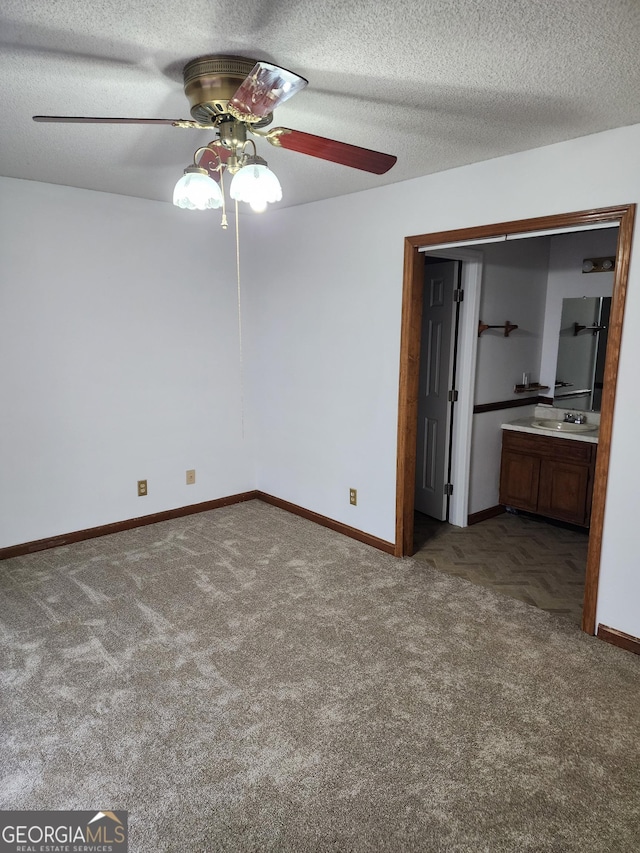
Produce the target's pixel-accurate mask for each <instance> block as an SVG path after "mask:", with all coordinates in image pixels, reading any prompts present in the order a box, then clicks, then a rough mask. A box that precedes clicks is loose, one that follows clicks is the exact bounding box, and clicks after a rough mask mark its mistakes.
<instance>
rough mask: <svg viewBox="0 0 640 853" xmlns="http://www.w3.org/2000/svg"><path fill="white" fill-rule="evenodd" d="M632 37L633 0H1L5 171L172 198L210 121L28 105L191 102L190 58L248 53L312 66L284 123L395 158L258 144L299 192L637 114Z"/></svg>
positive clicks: (496, 151)
mask: <svg viewBox="0 0 640 853" xmlns="http://www.w3.org/2000/svg"><path fill="white" fill-rule="evenodd" d="M639 47H640V2H639V0H607V2H604V0H422V2H419V3H416V2H415V0H412V2H408V1H407V0H387V2H385V3H380V2H379V0H349V2H348V3H347V2H345V0H326V2H317V0H285V2H276V0H263V2H260V0H242V2H239V3H232V2H230V0H218V2H212V0H193V2H188V3H180V4H179V3H169V2H167V0H162V2H161V0H144V2H141V0H127V2H125V0H101V2H100V3H86V2H85V0H83V2H80V0H55V1H54V0H50V2H42V0H3V3H2V9H1V10H0V73H1V83H0V98H1V102H0V103H1V109H2V118H3V121H2V142H1V150H0V174H2V175H5V176H10V177H17V178H30V179H33V180H38V181H45V182H50V183H57V184H67V185H69V186H75V187H85V188H88V189H95V190H103V191H106V192H112V193H121V194H124V195H132V196H139V197H141V198H149V199H159V200H164V201H170V199H171V196H172V192H173V186H174V184H175V181H176V180H177V178H178V177H179V176H180V175H181V174H182V169H183V168H184V167H185V166H186V165H188V164H189V163H190V162H191V161H192V156H193V152H194V151H195V149H196V148H197V147H199V146H200V145H204V144H206V143H207V142H208V141H209V140H210V139H211V138H213V134H212V132H211V131H203V130H184V129H176V128H172V127H166V126H162V127H151V126H125V125H120V126H114V125H77V124H76V125H73V124H66V125H62V124H60V125H56V124H36V123H35V122H33V121H32V119H31V116H32V115H34V114H54V115H98V116H101V115H102V116H135V117H150V118H189V117H190V116H189V109H188V104H187V101H186V98H185V96H184V93H183V91H182V67H183V65H184V64H185V62H186V61H188V60H189V59H191V58H193V57H196V56H201V55H203V54H209V53H229V54H240V55H244V56H248V57H251V58H255V59H265V60H268V61H271V62H275V63H276V64H278V65H282V66H284V67H286V68H290V69H291V70H292V71H295V72H296V73H299V74H301V75H303V76H304V77H306V78H307V79H308V80H309V86H308V87H307V88H306V89H305V90H304V91H302V92H301V93H299V94H298V95H296V96H295V97H294V98H292V99H291V100H290V101H289V102H288V103H286V104H283V105H282V106H281V107H279V108H278V110H277V111H276V116H275V122H274V125H285V126H288V127H292V128H295V129H297V130H302V131H307V132H309V133H315V134H319V135H322V136H328V137H331V138H333V139H338V140H340V141H343V142H349V143H352V144H354V145H360V146H364V147H368V148H373V149H376V150H379V151H385V152H388V153H391V154H396V155H397V157H398V162H397V164H396V165H395V166H394V167H393V169H392V170H391V171H390V172H389V173H388V174H386V175H383V176H380V177H377V176H375V175H369V174H366V173H364V172H360V171H357V170H354V169H349V168H347V167H345V166H339V165H335V164H332V163H326V162H323V161H320V160H317V159H315V158H311V157H307V156H304V155H302V154H297V153H294V152H289V151H283V150H277V149H275V148H272V147H271V146H269V145H268V144H267V143H258V147H259V151H260V153H261V154H262V155H263V156H265V157H266V158H267V159H268V161H269V165H270V166H271V167H272V168H273V169H274V171H275V172H276V173H277V174H278V176H279V177H280V180H281V183H282V185H283V192H284V199H283V201H282V202H281V203H280V205H281V206H288V205H292V204H300V203H303V202H308V201H313V200H316V199H321V198H328V197H332V196H338V195H343V194H346V193H350V192H355V191H357V190H361V189H366V188H368V187H374V186H381V185H383V184H388V183H394V182H397V181H402V180H406V179H408V178H413V177H417V176H419V175H426V174H429V173H432V172H438V171H442V170H444V169H449V168H452V167H454V166H459V165H463V164H466V163H471V162H475V161H479V160H486V159H489V158H491V157H496V156H500V155H502V154H507V153H512V152H515V151H520V150H525V149H528V148H535V147H538V146H541V145H547V144H550V143H553V142H558V141H561V140H565V139H571V138H574V137H578V136H584V135H586V134H589V133H594V132H597V131H601V130H607V129H610V128H614V127H620V126H623V125H630V124H635V123H638V122H640V97H639V92H640V61H639Z"/></svg>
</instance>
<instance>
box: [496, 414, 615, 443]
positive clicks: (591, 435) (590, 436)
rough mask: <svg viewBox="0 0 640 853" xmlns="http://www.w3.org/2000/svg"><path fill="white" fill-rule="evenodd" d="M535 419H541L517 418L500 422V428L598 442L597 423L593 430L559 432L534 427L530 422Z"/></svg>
mask: <svg viewBox="0 0 640 853" xmlns="http://www.w3.org/2000/svg"><path fill="white" fill-rule="evenodd" d="M547 417H548V416H547ZM537 420H541V418H540V417H529V418H518V419H517V420H515V421H510V422H509V423H504V424H501V425H500V428H501V429H508V430H513V431H514V432H529V433H532V434H535V435H546V436H553V437H554V438H562V439H567V440H568V441H587V442H589V443H590V444H597V443H598V434H599V432H600V425H599V424H597V425H596V424H594V425H593V426H594V431H593V432H561V431H560V430H555V429H540V427H534V426H533V425H532V424H533V422H534V421H537Z"/></svg>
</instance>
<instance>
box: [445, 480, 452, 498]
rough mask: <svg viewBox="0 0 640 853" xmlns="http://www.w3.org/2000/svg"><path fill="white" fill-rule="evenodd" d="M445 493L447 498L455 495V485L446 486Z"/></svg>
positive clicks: (447, 484)
mask: <svg viewBox="0 0 640 853" xmlns="http://www.w3.org/2000/svg"><path fill="white" fill-rule="evenodd" d="M444 493H445V495H447V497H450V496H451V495H452V494H453V483H445V484H444Z"/></svg>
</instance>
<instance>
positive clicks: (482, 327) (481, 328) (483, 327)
mask: <svg viewBox="0 0 640 853" xmlns="http://www.w3.org/2000/svg"><path fill="white" fill-rule="evenodd" d="M517 328H518V327H517V326H516V325H515V323H510V322H509V321H508V320H507V321H506V323H503V324H502V325H500V326H490V325H488V324H487V323H483V322H482V321H480V322H479V323H478V337H480V335H481V334H482V333H483V332H486V331H487V329H504V336H505V338H508V337H509V335H510V334H511V332H513V330H514V329H517Z"/></svg>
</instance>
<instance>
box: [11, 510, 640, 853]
mask: <svg viewBox="0 0 640 853" xmlns="http://www.w3.org/2000/svg"><path fill="white" fill-rule="evenodd" d="M0 589H1V592H2V598H1V604H0V631H1V637H2V669H1V672H0V679H1V685H2V693H1V703H2V704H1V707H2V752H1V762H2V771H1V775H2V781H1V785H0V805H1V807H2V808H4V809H28V808H37V809H67V808H78V809H93V810H95V809H98V808H99V809H103V810H104V809H126V810H128V812H129V821H130V838H131V840H130V848H129V849H130V851H132V853H155V851H167V853H183V851H184V852H185V853H186V851H194V853H203V851H208V853H211V851H253V850H255V851H258V850H260V851H286V852H287V853H289V851H296V852H297V851H304V853H306V851H370V850H373V851H376V850H377V851H402V853H404V851H421V852H422V851H443V853H444V851H451V853H454V852H456V853H463V851H464V853H479V852H480V851H487V853H502V851H504V853H516V851H517V853H520V851H531V853H534V851H535V853H543V851H557V852H558V853H565V852H566V851H579V852H580V853H598V851H601V853H614V851H615V853H626V852H627V851H628V853H636V851H637V850H638V849H640V820H639V817H640V813H639V803H640V771H639V770H638V768H639V767H640V739H639V738H638V731H639V730H640V701H639V699H640V688H639V685H640V658H638V657H636V656H634V655H632V654H630V653H627V652H624V651H622V650H620V649H616V648H614V647H612V646H609V645H607V644H605V643H603V642H600V641H598V640H595V639H594V638H591V637H588V636H586V635H584V634H582V633H581V632H580V631H579V630H578V629H577V627H576V626H574V625H572V624H571V623H570V622H569V621H567V620H565V619H561V618H559V617H557V616H554V615H552V614H549V613H546V612H544V611H542V610H539V609H536V608H534V607H531V606H529V605H527V604H524V603H522V602H520V601H516V600H513V599H511V598H507V597H503V596H500V595H497V594H495V592H494V591H493V590H490V589H486V588H483V587H481V586H477V585H474V584H472V583H469V582H468V581H466V580H463V579H460V578H456V577H451V576H449V575H446V574H444V573H442V572H439V571H437V570H434V569H433V568H432V567H431V566H429V565H428V564H427V563H426V562H425V561H422V560H415V559H406V560H396V559H394V558H393V557H390V556H387V555H385V554H383V553H380V552H378V551H376V550H374V549H372V548H370V547H368V546H366V545H363V544H361V543H359V542H356V541H353V540H351V539H347V538H345V537H343V536H341V535H339V534H337V533H334V532H332V531H330V530H327V529H325V528H322V527H318V526H315V525H314V524H312V523H311V522H308V521H306V520H304V519H300V518H298V517H296V516H293V515H290V514H288V513H286V512H284V511H282V510H279V509H276V508H274V507H272V506H268V505H266V504H263V503H261V502H259V501H252V502H250V503H245V504H239V505H236V506H231V507H227V508H224V509H219V510H215V511H213V512H208V513H203V514H201V515H197V516H190V517H187V518H183V519H180V520H176V521H171V522H163V523H161V524H157V525H154V526H149V527H144V528H139V529H137V530H132V531H128V532H126V533H120V534H115V535H113V536H110V537H103V538H101V539H95V540H90V541H88V542H83V543H78V544H76V545H71V546H68V547H64V548H58V549H55V550H51V551H44V552H40V553H38V554H34V555H31V556H28V557H21V558H16V559H13V560H8V561H5V562H3V563H0Z"/></svg>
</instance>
